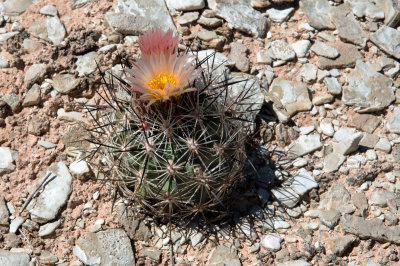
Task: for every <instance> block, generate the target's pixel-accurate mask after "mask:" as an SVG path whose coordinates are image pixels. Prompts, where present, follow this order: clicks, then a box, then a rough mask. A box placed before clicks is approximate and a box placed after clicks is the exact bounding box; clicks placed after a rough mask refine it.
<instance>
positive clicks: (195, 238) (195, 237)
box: [190, 232, 204, 247]
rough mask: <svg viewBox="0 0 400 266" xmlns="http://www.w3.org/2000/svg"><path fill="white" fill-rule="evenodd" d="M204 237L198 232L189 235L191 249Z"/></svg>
mask: <svg viewBox="0 0 400 266" xmlns="http://www.w3.org/2000/svg"><path fill="white" fill-rule="evenodd" d="M203 239H204V235H203V234H202V233H200V232H197V233H194V234H191V235H190V243H191V244H192V246H193V247H195V246H197V244H199V243H200V242H201V241H203Z"/></svg>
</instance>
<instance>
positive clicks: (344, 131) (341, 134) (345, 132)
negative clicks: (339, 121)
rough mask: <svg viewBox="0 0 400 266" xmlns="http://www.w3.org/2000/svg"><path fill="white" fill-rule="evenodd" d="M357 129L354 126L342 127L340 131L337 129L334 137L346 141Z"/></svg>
mask: <svg viewBox="0 0 400 266" xmlns="http://www.w3.org/2000/svg"><path fill="white" fill-rule="evenodd" d="M355 131H356V130H355V129H354V128H348V127H342V128H340V129H339V130H338V131H336V133H335V135H334V136H333V138H334V139H335V140H336V141H339V142H340V141H344V140H346V139H348V138H350V137H351V136H352V135H353V134H355Z"/></svg>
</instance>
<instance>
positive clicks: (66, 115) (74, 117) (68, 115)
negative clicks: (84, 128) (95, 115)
mask: <svg viewBox="0 0 400 266" xmlns="http://www.w3.org/2000/svg"><path fill="white" fill-rule="evenodd" d="M57 117H58V119H60V120H66V121H71V122H82V123H85V124H89V122H88V120H87V119H86V118H84V117H83V114H82V113H80V112H75V111H71V112H65V110H64V108H60V109H58V110H57Z"/></svg>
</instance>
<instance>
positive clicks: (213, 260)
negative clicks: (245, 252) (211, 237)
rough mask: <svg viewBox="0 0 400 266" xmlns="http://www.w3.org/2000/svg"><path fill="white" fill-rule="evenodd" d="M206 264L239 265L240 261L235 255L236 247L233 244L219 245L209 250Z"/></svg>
mask: <svg viewBox="0 0 400 266" xmlns="http://www.w3.org/2000/svg"><path fill="white" fill-rule="evenodd" d="M206 265H210V266H211V265H232V266H241V265H242V263H241V262H240V260H239V256H238V255H237V249H236V248H235V247H234V246H231V247H227V246H224V245H219V246H217V247H216V248H214V249H213V250H212V251H211V253H210V255H209V256H208V260H207V264H206Z"/></svg>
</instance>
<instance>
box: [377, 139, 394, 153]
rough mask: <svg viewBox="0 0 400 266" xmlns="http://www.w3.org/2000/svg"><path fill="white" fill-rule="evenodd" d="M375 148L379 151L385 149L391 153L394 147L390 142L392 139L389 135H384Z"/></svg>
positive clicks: (384, 150)
mask: <svg viewBox="0 0 400 266" xmlns="http://www.w3.org/2000/svg"><path fill="white" fill-rule="evenodd" d="M374 148H375V150H377V151H383V152H386V153H390V151H391V149H392V145H391V144H390V141H389V139H388V138H387V137H382V138H380V139H379V141H378V142H377V143H376V144H375V147H374Z"/></svg>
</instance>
